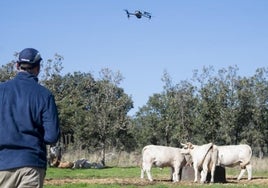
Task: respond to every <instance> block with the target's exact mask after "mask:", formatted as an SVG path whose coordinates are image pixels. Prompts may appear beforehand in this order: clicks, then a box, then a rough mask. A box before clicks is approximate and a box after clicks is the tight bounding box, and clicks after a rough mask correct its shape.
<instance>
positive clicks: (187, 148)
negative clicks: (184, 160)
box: [181, 142, 194, 154]
mask: <svg viewBox="0 0 268 188" xmlns="http://www.w3.org/2000/svg"><path fill="white" fill-rule="evenodd" d="M181 145H182V148H181V153H182V154H190V152H191V150H193V149H194V145H193V144H192V143H191V142H187V143H186V144H183V143H181Z"/></svg>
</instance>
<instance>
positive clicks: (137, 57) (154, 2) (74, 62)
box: [0, 0, 268, 114]
mask: <svg viewBox="0 0 268 188" xmlns="http://www.w3.org/2000/svg"><path fill="white" fill-rule="evenodd" d="M124 9H128V10H129V11H130V12H133V11H135V10H137V9H139V10H142V11H148V12H150V13H151V14H152V19H151V20H149V19H147V18H142V19H137V18H135V17H131V18H129V19H128V18H127V16H126V14H125V12H124V11H123V10H124ZM267 10H268V1H267V0H116V1H111V0H110V1H109V0H76V1H74V0H45V1H37V0H2V1H0V64H1V65H2V64H6V63H8V62H9V61H10V60H13V59H14V56H13V54H14V52H18V51H20V50H22V49H23V48H25V47H33V48H36V49H38V50H39V51H40V53H41V55H42V57H43V59H44V60H46V59H49V58H52V57H53V56H54V54H55V53H58V54H60V55H62V56H63V57H64V61H63V66H64V69H63V72H64V73H68V72H71V73H73V72H74V71H81V72H91V73H92V74H93V75H94V77H95V78H98V76H99V75H98V73H99V71H100V70H101V69H102V68H109V69H111V70H112V71H115V72H116V71H120V72H121V73H122V75H123V76H124V78H125V79H124V80H123V82H122V83H121V85H120V87H122V88H124V90H125V92H126V93H127V94H128V95H131V96H132V99H133V101H134V107H135V108H134V109H133V110H131V112H130V114H134V113H135V112H136V111H137V110H138V108H139V107H141V106H143V105H145V104H146V102H147V101H148V98H149V96H152V95H153V94H154V93H160V92H161V91H163V82H162V81H161V77H162V75H163V72H164V70H166V71H167V72H168V73H169V74H170V76H171V78H172V80H173V83H179V82H180V81H182V80H187V79H190V78H191V77H192V75H193V70H194V69H198V70H201V69H202V68H203V67H204V66H209V65H213V66H214V67H215V68H216V70H217V69H220V68H228V66H234V65H237V66H238V68H239V72H238V73H239V75H240V76H251V75H253V74H254V72H255V70H256V69H257V68H261V67H267V62H268V11H267Z"/></svg>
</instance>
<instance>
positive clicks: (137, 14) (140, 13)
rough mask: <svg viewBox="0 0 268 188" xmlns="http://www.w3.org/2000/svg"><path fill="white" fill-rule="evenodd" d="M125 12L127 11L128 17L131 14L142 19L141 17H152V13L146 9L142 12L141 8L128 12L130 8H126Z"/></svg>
mask: <svg viewBox="0 0 268 188" xmlns="http://www.w3.org/2000/svg"><path fill="white" fill-rule="evenodd" d="M125 12H126V14H127V17H128V18H129V17H130V16H131V15H133V16H136V17H137V18H138V19H140V18H141V17H145V18H149V19H151V17H152V15H151V13H149V12H145V11H143V12H142V11H140V10H136V11H135V12H128V10H127V9H125Z"/></svg>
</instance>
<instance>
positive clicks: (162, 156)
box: [141, 145, 186, 182]
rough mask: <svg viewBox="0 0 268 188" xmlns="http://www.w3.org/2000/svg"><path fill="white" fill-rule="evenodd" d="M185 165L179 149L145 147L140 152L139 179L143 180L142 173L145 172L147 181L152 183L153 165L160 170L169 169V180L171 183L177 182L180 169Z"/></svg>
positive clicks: (156, 146)
mask: <svg viewBox="0 0 268 188" xmlns="http://www.w3.org/2000/svg"><path fill="white" fill-rule="evenodd" d="M185 164H186V160H185V157H184V155H183V154H181V150H180V148H175V147H167V146H158V145H147V146H145V147H144V148H143V150H142V167H141V178H144V172H146V174H147V178H148V179H149V181H153V178H152V175H151V168H152V166H153V165H155V166H157V167H161V168H163V167H170V168H171V174H172V176H171V179H172V180H173V182H178V181H179V175H181V170H182V167H183V166H184V165H185Z"/></svg>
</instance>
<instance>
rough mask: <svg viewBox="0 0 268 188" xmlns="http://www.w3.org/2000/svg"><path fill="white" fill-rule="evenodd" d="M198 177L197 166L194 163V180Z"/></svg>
mask: <svg viewBox="0 0 268 188" xmlns="http://www.w3.org/2000/svg"><path fill="white" fill-rule="evenodd" d="M197 179H198V167H197V164H194V182H195V183H197Z"/></svg>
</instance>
